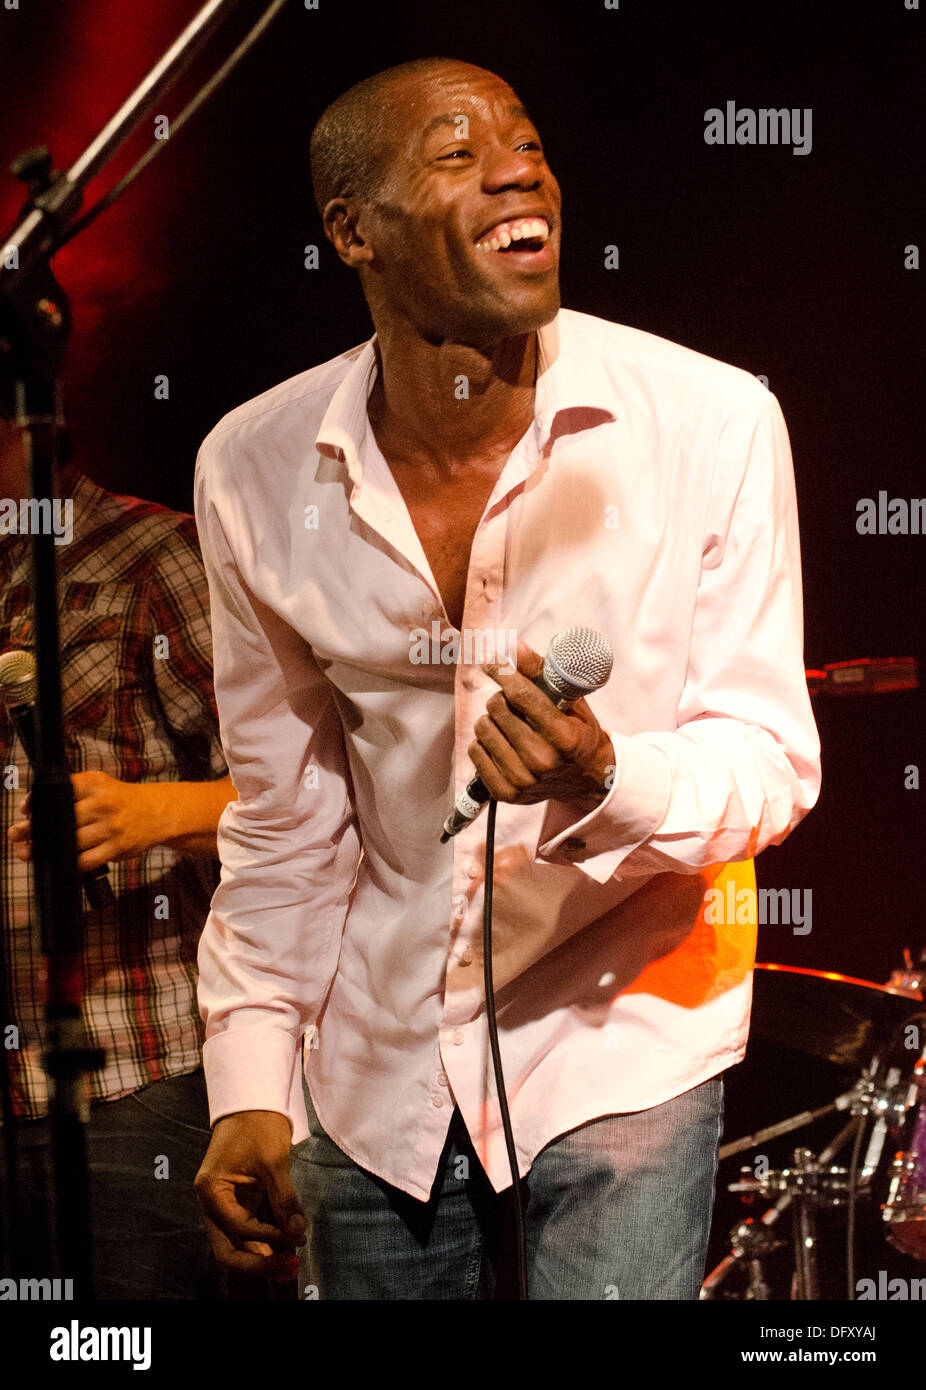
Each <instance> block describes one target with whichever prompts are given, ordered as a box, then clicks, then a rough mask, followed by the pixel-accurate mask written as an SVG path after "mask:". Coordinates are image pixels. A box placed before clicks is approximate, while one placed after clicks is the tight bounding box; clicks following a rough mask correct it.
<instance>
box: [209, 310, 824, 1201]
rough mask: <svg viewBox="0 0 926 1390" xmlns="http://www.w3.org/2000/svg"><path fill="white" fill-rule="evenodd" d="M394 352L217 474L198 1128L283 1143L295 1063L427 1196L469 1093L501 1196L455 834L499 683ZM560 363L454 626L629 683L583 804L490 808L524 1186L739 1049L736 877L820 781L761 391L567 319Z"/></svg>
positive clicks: (344, 373) (780, 435)
mask: <svg viewBox="0 0 926 1390" xmlns="http://www.w3.org/2000/svg"><path fill="white" fill-rule="evenodd" d="M374 341H375V340H373V339H371V340H370V342H368V343H366V344H364V345H362V346H360V347H357V348H355V349H353V350H351V351H350V352H347V353H345V354H343V355H342V356H340V357H338V358H335V359H334V360H333V361H331V362H327V363H325V364H324V365H322V366H319V367H316V368H314V369H312V370H311V371H307V372H304V373H303V374H301V375H300V376H297V377H294V378H293V379H292V380H290V381H287V382H284V383H283V384H282V385H280V386H277V387H275V388H274V389H273V390H271V391H268V392H267V393H265V394H264V395H262V396H259V397H258V398H257V399H256V400H253V401H250V402H249V403H247V404H246V405H243V406H241V407H239V408H238V409H237V410H234V411H232V412H231V414H229V415H228V416H226V417H225V418H224V419H223V420H222V421H221V422H220V423H219V424H218V425H217V426H216V428H215V429H214V430H213V431H212V433H211V434H210V435H209V437H208V438H207V440H206V441H205V443H204V444H203V446H202V449H201V452H200V456H199V460H198V463H197V474H196V515H197V520H198V524H199V529H200V537H201V542H202V548H203V555H204V559H205V563H206V570H207V575H208V578H209V584H210V591H211V601H212V622H213V633H214V648H215V682H216V694H217V699H218V707H219V714H220V719H221V732H222V740H223V745H224V750H225V756H226V759H227V762H228V766H229V769H230V772H231V776H232V780H233V782H234V784H235V786H236V788H237V790H238V800H237V801H233V802H230V803H229V805H228V806H227V807H226V809H225V811H224V813H223V815H222V819H221V822H220V826H219V847H220V852H221V858H222V865H223V868H222V881H221V885H220V887H219V888H218V890H217V892H216V894H215V897H214V898H213V902H212V909H211V912H210V915H209V918H208V921H207V923H206V927H205V930H204V932H203V936H202V941H201V947H200V970H201V983H200V1005H201V1009H202V1011H203V1015H204V1018H205V1022H206V1034H207V1040H206V1044H205V1048H204V1062H205V1069H206V1078H207V1083H208V1089H209V1099H210V1109H211V1116H212V1120H213V1122H214V1121H215V1120H217V1119H219V1118H220V1117H221V1116H222V1115H227V1114H230V1113H232V1112H235V1111H241V1110H250V1109H261V1110H276V1111H280V1112H282V1113H284V1114H286V1115H287V1116H288V1117H289V1119H290V1121H291V1124H292V1128H293V1141H294V1142H298V1141H299V1140H300V1139H302V1138H304V1137H305V1135H306V1118H305V1108H304V1105H303V1101H302V1094H301V1074H300V1072H301V1065H302V1064H304V1066H305V1074H306V1077H307V1080H308V1084H309V1089H310V1092H311V1095H312V1100H313V1103H314V1104H315V1107H316V1109H317V1112H318V1116H319V1119H320V1120H321V1123H322V1125H323V1127H324V1129H325V1130H326V1132H327V1133H328V1134H329V1135H330V1136H331V1138H332V1139H333V1140H334V1141H335V1142H336V1143H337V1144H338V1145H339V1146H340V1147H341V1148H342V1149H343V1150H344V1151H345V1152H346V1153H347V1154H349V1155H350V1156H351V1157H352V1158H354V1159H355V1160H356V1162H358V1163H359V1164H361V1165H362V1166H363V1167H364V1168H366V1169H368V1170H369V1171H371V1172H372V1173H375V1174H377V1175H378V1176H380V1177H381V1178H384V1179H385V1180H386V1181H388V1182H390V1183H392V1184H394V1185H395V1186H397V1187H399V1188H401V1189H403V1190H404V1191H406V1192H408V1193H411V1194H412V1195H414V1196H415V1197H418V1198H421V1199H426V1198H427V1197H428V1195H429V1193H430V1191H431V1186H432V1183H433V1181H434V1178H435V1175H436V1173H437V1167H438V1160H439V1157H440V1153H441V1150H442V1148H443V1145H444V1142H445V1139H446V1136H447V1129H448V1124H449V1121H450V1117H451V1113H452V1110H453V1104H454V1102H456V1104H457V1105H459V1107H460V1110H461V1112H462V1115H463V1118H464V1120H465V1122H466V1126H467V1129H468V1130H469V1133H470V1136H471V1138H472V1140H473V1143H474V1145H475V1148H476V1151H477V1153H478V1154H479V1156H480V1158H481V1160H482V1162H483V1164H484V1165H485V1168H486V1171H487V1172H488V1175H489V1178H490V1179H491V1181H492V1184H493V1186H494V1187H495V1189H496V1190H497V1191H501V1190H502V1189H503V1188H504V1187H505V1186H506V1185H507V1184H508V1183H509V1181H510V1178H509V1173H508V1165H507V1158H506V1152H505V1146H504V1137H503V1134H502V1130H501V1122H500V1116H499V1110H498V1104H497V1099H496V1092H495V1083H494V1076H493V1071H492V1065H491V1058H490V1054H489V1045H488V1032H487V1028H486V1019H485V1008H484V997H483V985H482V944H481V941H482V936H481V933H482V900H483V864H484V834H485V820H484V819H483V820H482V821H479V822H477V823H476V824H475V825H473V826H471V827H470V828H468V829H467V830H465V831H463V832H462V833H461V834H460V835H458V836H457V837H456V838H454V839H452V840H451V841H450V842H449V843H447V844H443V845H442V844H441V843H440V832H441V827H442V824H443V821H444V818H445V817H446V815H447V813H448V811H449V809H450V807H451V805H452V803H453V801H454V798H455V796H456V795H457V793H458V792H459V791H460V790H461V789H462V788H463V787H464V786H465V785H466V783H467V782H468V781H469V780H470V778H471V777H472V776H473V775H474V769H473V766H472V763H471V761H470V759H469V757H468V755H467V748H468V747H469V744H470V743H471V742H472V739H473V725H474V724H475V722H476V720H477V719H478V717H479V715H480V714H482V713H483V711H484V709H485V705H486V701H487V700H488V698H489V697H490V695H491V694H492V692H493V691H494V690H496V689H497V686H496V684H495V683H494V682H493V681H492V680H491V679H490V678H489V677H488V676H487V675H484V674H483V672H482V671H481V670H480V669H479V667H480V660H481V659H483V660H484V657H483V655H482V652H481V651H480V650H479V644H478V642H476V641H475V640H473V642H472V644H471V645H472V650H469V651H468V650H467V644H466V642H463V641H461V642H459V643H458V649H457V652H456V653H455V652H454V647H453V643H452V638H453V629H452V627H451V625H450V623H449V621H448V619H447V617H446V615H445V613H444V609H443V604H442V600H441V595H440V593H439V591H438V588H437V585H436V583H435V581H434V576H433V574H432V572H431V568H430V565H429V563H428V560H427V558H426V556H425V553H424V550H423V549H422V546H421V542H420V540H419V538H418V535H417V533H416V531H415V528H414V525H413V523H412V520H411V517H410V516H409V512H408V509H407V507H406V505H405V502H404V500H403V498H402V495H401V493H400V491H399V488H398V487H397V485H396V483H395V480H394V479H393V476H392V473H391V471H390V469H389V466H388V464H387V463H386V460H385V459H384V457H383V455H382V453H381V452H380V450H379V448H378V447H377V445H376V441H375V438H374V436H373V433H372V430H371V428H370V425H369V422H368V417H367V409H366V403H367V397H368V395H369V392H370V390H371V388H372V385H373V382H374V380H375V374H376V371H377V367H376V358H375V352H374V347H373V342H374ZM539 348H540V352H539V361H538V376H537V384H536V392H535V418H534V422H533V425H532V427H531V428H530V429H528V431H527V432H526V434H525V435H524V436H523V438H522V439H521V440H520V442H519V443H518V445H517V446H516V448H515V449H514V450H513V452H512V453H511V455H510V457H509V458H508V460H507V462H506V464H505V467H504V469H503V471H502V473H501V474H500V476H499V478H498V481H497V482H496V484H495V488H494V490H493V492H492V494H491V497H490V498H489V501H488V503H487V504H486V507H485V511H484V512H483V515H482V518H481V520H480V522H479V525H478V528H477V530H476V533H475V538H474V540H473V545H472V552H471V555H470V559H469V571H468V576H467V585H466V599H465V609H464V617H463V624H462V632H463V634H464V635H465V634H466V633H467V632H469V633H470V634H479V635H482V636H485V635H486V634H507V633H509V632H511V631H516V632H517V633H518V634H519V635H520V636H521V637H522V638H524V640H525V641H527V642H528V643H529V645H530V646H531V647H533V648H534V650H535V651H538V652H540V653H541V654H542V653H543V652H545V651H546V649H547V646H548V644H549V641H550V639H551V638H552V637H553V636H554V634H555V633H557V632H558V631H560V630H561V629H563V628H566V627H570V626H573V625H582V626H587V627H592V628H596V629H598V630H599V631H600V632H602V633H603V634H604V635H605V636H606V637H607V638H608V640H609V642H610V643H611V645H612V647H613V649H614V656H615V660H614V670H613V674H612V676H611V679H610V681H609V682H608V684H607V685H605V686H604V687H603V688H602V689H601V690H599V691H598V692H597V693H596V694H594V695H593V696H591V697H590V699H589V704H590V706H591V708H592V709H593V710H594V712H595V714H596V716H597V718H598V720H599V721H600V723H601V724H602V726H603V727H604V728H605V729H606V730H607V731H608V733H609V735H610V737H611V739H612V742H613V744H614V749H615V754H616V774H615V776H614V779H613V784H612V786H611V789H610V791H609V792H608V793H607V795H606V797H605V799H604V800H603V801H602V802H601V804H600V805H599V806H597V807H596V808H595V810H593V811H592V812H591V813H587V814H586V813H585V812H584V811H583V810H582V809H580V808H579V807H576V806H570V805H568V804H565V803H560V802H553V801H546V802H543V803H540V804H538V805H533V806H516V805H508V804H505V803H502V804H500V805H499V807H498V823H497V837H496V859H495V881H494V914H493V917H494V951H493V961H494V974H495V990H496V999H497V1005H498V1016H499V1029H500V1035H501V1049H502V1059H503V1065H504V1075H505V1082H506V1090H507V1092H508V1097H509V1103H510V1108H511V1115H512V1124H513V1128H514V1134H515V1141H516V1146H517V1151H518V1156H519V1162H520V1167H521V1172H522V1173H525V1172H526V1171H527V1170H528V1169H529V1167H530V1164H531V1162H532V1160H533V1158H534V1156H535V1155H536V1154H537V1153H538V1151H539V1150H540V1149H541V1148H542V1147H543V1146H544V1145H545V1144H547V1143H549V1142H550V1140H552V1139H554V1138H556V1137H557V1136H558V1135H560V1134H563V1133H564V1132H566V1131H567V1130H570V1129H572V1128H574V1127H575V1126H577V1125H580V1124H583V1123H585V1122H587V1121H589V1120H592V1119H595V1118H597V1117H598V1116H601V1115H604V1114H609V1113H614V1112H619V1111H628V1110H639V1109H645V1108H648V1107H650V1106H654V1105H657V1104H659V1103H660V1102H662V1101H666V1100H669V1099H671V1098H672V1097H673V1096H676V1095H679V1094H681V1093H682V1092H683V1091H685V1090H687V1089H689V1088H690V1087H692V1086H695V1085H697V1084H698V1083H700V1082H702V1081H705V1080H707V1079H708V1078H709V1077H711V1076H714V1075H716V1074H717V1073H718V1072H720V1071H722V1070H723V1069H724V1068H725V1067H728V1066H729V1065H731V1063H734V1062H737V1061H739V1060H740V1059H741V1058H742V1056H743V1054H744V1051H745V1045H746V1035H747V1029H748V1021H749V1007H750V998H751V979H752V976H751V971H752V966H753V963H754V953H755V935H756V929H755V920H756V917H755V913H754V912H752V913H750V912H749V911H748V910H747V911H740V910H739V908H738V909H737V911H736V912H735V913H734V912H733V911H732V910H731V911H730V912H727V913H725V912H724V911H723V910H722V909H721V910H720V911H718V903H719V902H726V903H728V904H731V905H732V904H733V903H736V904H741V903H743V902H744V901H747V900H746V899H744V898H743V894H744V893H745V894H747V895H748V894H749V893H752V894H753V895H754V893H755V875H754V871H753V865H752V859H753V856H755V855H756V854H757V853H758V852H759V851H760V850H761V849H763V848H764V847H765V846H766V845H768V844H778V843H780V842H781V841H782V840H783V839H784V838H785V836H786V835H787V834H788V833H789V832H790V831H791V830H792V829H793V828H794V826H795V825H796V824H797V823H798V821H799V820H800V819H801V818H802V816H804V815H805V814H806V812H807V811H808V810H809V809H810V807H811V806H812V805H813V804H814V801H815V800H816V798H817V795H818V792H819V785H820V765H819V741H818V738H817V732H816V728H815V725H814V721H813V716H812V713H811V708H810V701H809V697H808V693H807V686H806V681H805V676H804V663H803V654H802V609H801V578H800V554H799V544H798V526H797V511H796V504H795V496H794V479H793V471H792V464H791V455H790V448H789V443H788V436H787V431H786V429H785V424H784V420H783V418H782V414H781V410H780V408H779V406H778V402H777V401H776V399H775V397H774V396H773V395H771V394H770V393H769V392H768V391H767V390H766V389H765V388H764V387H763V386H762V385H760V383H759V382H758V381H756V380H755V379H754V378H753V377H751V376H750V375H748V374H747V373H746V372H744V371H740V370H738V369H737V368H734V367H731V366H727V365H725V364H723V363H721V362H717V361H714V360H713V359H711V358H708V357H705V356H702V355H701V354H699V353H696V352H692V351H690V350H689V349H687V348H683V347H680V346H678V345H676V344H674V343H670V342H667V341H665V340H663V339H661V338H657V337H654V336H653V335H651V334H648V333H643V332H640V331H639V330H636V329H632V328H627V327H623V326H621V325H619V324H613V323H609V322H606V321H604V320H602V319H597V318H593V317H591V316H588V315H585V314H579V313H575V312H572V311H569V310H561V311H560V313H559V314H558V316H557V318H556V319H555V320H554V321H553V322H552V323H551V324H549V325H548V326H547V327H546V328H544V329H542V330H541V331H540V334H539ZM425 637H427V639H428V640H427V641H425V640H424V638H425ZM432 637H433V642H432ZM442 653H445V654H446V655H447V657H448V659H447V661H446V663H445V662H444V661H442V660H441V659H440V658H441V654H442ZM455 654H456V655H458V656H459V658H460V659H459V660H457V661H454V660H453V659H452V657H453V656H454V655H455ZM426 658H436V659H426ZM717 888H719V889H720V890H721V891H720V893H714V892H711V891H710V890H712V889H717ZM708 904H709V905H710V910H708ZM735 917H738V918H739V923H737V921H736V920H734V919H735ZM718 919H719V920H718ZM303 1044H304V1046H303Z"/></svg>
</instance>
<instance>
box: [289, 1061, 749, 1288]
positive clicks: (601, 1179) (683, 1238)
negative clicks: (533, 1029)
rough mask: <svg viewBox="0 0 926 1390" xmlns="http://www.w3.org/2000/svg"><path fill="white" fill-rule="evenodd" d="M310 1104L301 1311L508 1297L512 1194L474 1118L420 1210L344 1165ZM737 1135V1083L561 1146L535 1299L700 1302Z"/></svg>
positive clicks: (528, 1197)
mask: <svg viewBox="0 0 926 1390" xmlns="http://www.w3.org/2000/svg"><path fill="white" fill-rule="evenodd" d="M303 1093H304V1095H305V1101H306V1111H307V1114H308V1120H309V1137H308V1139H306V1140H304V1141H303V1142H302V1143H300V1144H297V1145H295V1146H294V1148H293V1150H292V1160H293V1161H292V1174H293V1186H294V1187H295V1189H296V1192H297V1194H298V1196H299V1199H300V1201H301V1202H302V1205H303V1210H304V1211H305V1214H306V1219H307V1221H308V1226H309V1229H308V1240H307V1244H306V1246H305V1248H304V1250H303V1252H302V1267H301V1270H300V1296H301V1297H312V1298H314V1297H318V1298H329V1299H331V1298H334V1299H419V1298H423V1299H461V1298H462V1299H491V1298H496V1297H498V1296H499V1293H500V1291H501V1289H502V1283H501V1282H500V1276H501V1279H502V1280H504V1277H505V1259H506V1244H507V1245H509V1246H510V1243H511V1216H512V1194H511V1190H510V1189H509V1190H508V1191H507V1192H503V1193H500V1194H498V1193H496V1192H495V1191H494V1190H493V1188H492V1186H491V1184H490V1183H489V1180H488V1178H487V1177H486V1174H485V1172H484V1170H483V1168H482V1165H481V1164H480V1162H479V1160H478V1158H477V1157H476V1154H475V1152H474V1150H473V1148H472V1145H471V1144H470V1141H469V1136H468V1134H467V1132H466V1128H465V1125H464V1124H463V1121H462V1118H461V1116H460V1113H459V1111H458V1110H454V1114H453V1119H452V1121H451V1125H450V1133H449V1135H448V1139H447V1145H446V1147H445V1149H444V1153H443V1155H442V1156H441V1165H440V1169H439V1172H438V1176H437V1178H436V1179H435V1182H434V1188H433V1190H432V1193H431V1197H430V1199H429V1201H427V1202H421V1201H419V1200H418V1199H417V1198H415V1197H410V1196H409V1195H408V1194H407V1193H405V1192H402V1191H400V1190H399V1189H398V1188H395V1187H392V1186H391V1185H390V1184H389V1183H387V1182H384V1181H383V1180H382V1179H381V1178H377V1177H374V1176H373V1174H372V1173H369V1172H367V1171H366V1170H365V1169H363V1168H361V1167H359V1166H358V1165H357V1164H356V1163H354V1162H353V1160H352V1159H350V1158H348V1157H347V1156H346V1155H345V1154H344V1153H342V1152H341V1150H340V1149H339V1148H338V1147H337V1145H336V1144H334V1143H333V1142H332V1140H331V1139H330V1138H329V1137H328V1135H327V1134H326V1133H325V1132H324V1130H323V1129H322V1127H321V1125H320V1123H319V1121H318V1117H317V1115H316V1114H315V1110H314V1107H313V1105H312V1100H311V1097H310V1095H309V1092H308V1087H307V1086H306V1085H305V1083H303ZM722 1125H723V1079H722V1077H720V1076H715V1077H712V1078H711V1079H710V1080H709V1081H705V1082H703V1083H702V1084H701V1085H700V1086H695V1087H694V1088H693V1089H692V1090H690V1091H686V1092H685V1093H684V1094H683V1095H680V1096H677V1097H675V1099H674V1100H670V1101H666V1102H665V1104H663V1105H657V1106H655V1107H653V1108H652V1109H650V1110H640V1111H635V1112H633V1113H630V1114H621V1115H606V1116H603V1117H602V1118H600V1119H597V1120H592V1121H590V1122H589V1123H588V1124H585V1125H581V1126H580V1127H579V1128H578V1129H574V1130H571V1131H570V1132H569V1133H568V1134H564V1135H561V1136H560V1137H559V1138H558V1139H555V1140H553V1142H552V1143H550V1144H547V1146H546V1147H545V1148H544V1149H542V1150H541V1151H540V1153H539V1154H538V1155H537V1157H536V1158H535V1159H534V1162H533V1166H532V1167H531V1170H530V1172H529V1174H528V1175H527V1177H526V1178H525V1179H524V1180H523V1181H522V1184H521V1186H522V1201H523V1203H524V1206H525V1209H526V1221H527V1258H528V1288H529V1295H530V1298H531V1299H569V1300H577V1299H578V1300H584V1299H615V1298H616V1299H696V1298H697V1297H698V1292H699V1289H700V1285H701V1280H702V1278H703V1275H704V1262H705V1259H706V1255H707V1240H708V1234H709V1229H710V1221H711V1212H712V1210H713V1203H714V1182H715V1179H716V1175H717V1145H718V1142H719V1139H720V1133H721V1129H722ZM384 1142H388V1137H384ZM462 1159H466V1162H465V1163H462V1162H461V1161H460V1160H462ZM507 1260H508V1264H509V1266H510V1262H511V1255H510V1251H509V1253H508V1255H507ZM508 1278H509V1286H510V1274H509V1276H508ZM508 1296H511V1295H510V1294H509V1295H508Z"/></svg>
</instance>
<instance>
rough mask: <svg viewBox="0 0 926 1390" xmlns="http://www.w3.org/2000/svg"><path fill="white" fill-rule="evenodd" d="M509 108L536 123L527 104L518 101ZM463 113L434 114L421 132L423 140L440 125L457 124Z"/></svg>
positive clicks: (509, 111) (511, 112)
mask: <svg viewBox="0 0 926 1390" xmlns="http://www.w3.org/2000/svg"><path fill="white" fill-rule="evenodd" d="M507 110H508V115H509V116H523V117H524V119H525V120H528V121H530V123H531V125H533V124H534V121H533V118H532V116H531V113H530V112H529V111H528V109H527V107H526V106H522V105H521V104H520V103H516V104H515V105H513V106H509V107H508V108H507ZM461 114H462V113H461V112H459V111H458V112H457V113H456V114H455V115H443V116H432V117H431V119H430V120H429V121H428V123H427V125H426V126H425V128H424V130H423V131H422V132H421V138H422V140H426V139H427V137H428V136H429V135H430V134H431V131H432V130H437V129H438V128H439V127H440V126H445V125H450V126H455V125H456V123H457V121H458V120H459V119H460V115H461Z"/></svg>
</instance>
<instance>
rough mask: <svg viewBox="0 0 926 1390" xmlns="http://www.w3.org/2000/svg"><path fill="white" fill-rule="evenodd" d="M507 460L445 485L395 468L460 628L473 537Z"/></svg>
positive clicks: (446, 604)
mask: <svg viewBox="0 0 926 1390" xmlns="http://www.w3.org/2000/svg"><path fill="white" fill-rule="evenodd" d="M505 458H507V454H506V455H505V457H503V458H499V459H498V460H495V461H493V462H492V463H489V464H486V465H480V467H479V468H478V470H476V471H474V472H467V473H466V474H465V475H464V476H462V477H460V478H455V479H452V480H451V481H446V482H440V483H435V482H434V481H433V480H429V479H427V478H424V477H422V475H421V473H420V472H418V471H416V470H414V469H410V468H407V467H405V466H404V465H403V464H401V463H394V462H392V461H390V464H389V467H390V469H391V471H392V475H393V477H394V478H395V480H396V484H397V485H398V488H399V491H400V492H401V494H402V497H403V498H404V500H405V505H406V507H407V508H408V513H409V516H410V517H411V519H412V524H413V526H414V527H415V531H416V532H417V534H418V539H419V540H420V541H421V547H422V549H423V551H424V553H425V555H426V556H427V560H428V564H429V565H430V566H431V573H432V574H433V576H434V580H435V583H436V584H437V587H438V590H439V591H440V596H441V598H442V600H443V604H444V611H445V613H446V614H447V617H448V618H449V619H450V622H451V623H452V624H453V626H454V627H456V628H459V627H461V626H462V623H463V606H464V601H465V598H466V578H467V574H468V571H469V557H470V552H471V550H472V546H473V537H474V535H475V534H476V528H477V526H478V525H479V521H480V519H481V517H482V514H483V512H484V511H485V506H486V503H487V502H488V500H489V497H490V496H491V494H492V489H493V487H494V486H495V483H496V481H497V480H498V477H499V474H500V473H501V472H502V469H503V468H504V466H505Z"/></svg>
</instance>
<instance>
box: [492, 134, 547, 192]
mask: <svg viewBox="0 0 926 1390" xmlns="http://www.w3.org/2000/svg"><path fill="white" fill-rule="evenodd" d="M546 173H547V170H546V165H545V164H538V163H537V159H536V151H535V152H534V156H533V157H532V156H531V154H530V153H529V152H528V151H527V150H512V149H510V148H506V147H505V146H504V145H502V144H498V145H495V146H493V147H492V149H491V150H490V151H489V152H488V153H487V155H486V161H485V165H484V172H483V183H484V185H485V188H486V190H487V191H488V192H491V193H497V192H500V191H501V190H502V189H504V188H539V187H540V185H541V183H543V181H544V177H545V175H546Z"/></svg>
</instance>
